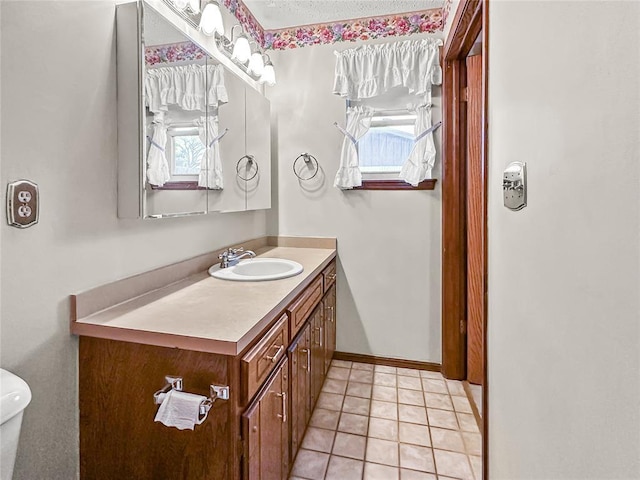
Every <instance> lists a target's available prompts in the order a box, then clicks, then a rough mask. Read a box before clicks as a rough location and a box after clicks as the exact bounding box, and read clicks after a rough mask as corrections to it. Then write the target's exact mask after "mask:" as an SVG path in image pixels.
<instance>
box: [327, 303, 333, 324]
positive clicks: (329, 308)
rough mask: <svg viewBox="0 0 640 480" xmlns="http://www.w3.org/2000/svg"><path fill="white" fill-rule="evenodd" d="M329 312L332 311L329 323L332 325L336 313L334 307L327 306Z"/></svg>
mask: <svg viewBox="0 0 640 480" xmlns="http://www.w3.org/2000/svg"><path fill="white" fill-rule="evenodd" d="M327 310H331V315H330V316H329V321H330V322H331V323H333V312H334V309H333V307H332V306H330V305H329V306H327Z"/></svg>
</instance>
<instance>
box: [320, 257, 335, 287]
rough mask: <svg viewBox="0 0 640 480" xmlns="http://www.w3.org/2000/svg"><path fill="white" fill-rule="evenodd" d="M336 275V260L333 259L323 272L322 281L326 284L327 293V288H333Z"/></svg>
mask: <svg viewBox="0 0 640 480" xmlns="http://www.w3.org/2000/svg"><path fill="white" fill-rule="evenodd" d="M336 277H337V273H336V262H335V261H333V262H331V263H330V264H329V266H328V267H327V268H325V269H324V271H323V272H322V283H323V285H324V291H325V293H326V292H327V290H329V288H331V286H332V285H334V284H335V283H336Z"/></svg>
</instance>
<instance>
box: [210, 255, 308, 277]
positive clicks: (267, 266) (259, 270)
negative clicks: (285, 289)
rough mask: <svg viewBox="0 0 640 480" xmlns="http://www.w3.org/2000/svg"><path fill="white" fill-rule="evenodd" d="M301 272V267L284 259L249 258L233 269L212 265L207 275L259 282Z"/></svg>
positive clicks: (291, 275)
mask: <svg viewBox="0 0 640 480" xmlns="http://www.w3.org/2000/svg"><path fill="white" fill-rule="evenodd" d="M302 270H303V267H302V265H300V264H299V263H298V262H294V261H293V260H285V259H284V258H249V259H246V260H240V263H238V264H237V265H234V266H233V267H228V268H220V266H219V265H214V266H213V267H211V268H210V269H209V275H211V276H212V277H215V278H221V279H223V280H234V281H236V282H261V281H265V280H279V279H281V278H288V277H293V276H295V275H298V274H300V273H302Z"/></svg>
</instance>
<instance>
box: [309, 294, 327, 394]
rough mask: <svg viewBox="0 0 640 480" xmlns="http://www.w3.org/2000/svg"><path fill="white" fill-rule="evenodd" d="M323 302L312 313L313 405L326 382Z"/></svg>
mask: <svg viewBox="0 0 640 480" xmlns="http://www.w3.org/2000/svg"><path fill="white" fill-rule="evenodd" d="M322 316H323V315H322V304H320V305H318V306H317V307H316V309H315V310H314V311H313V314H312V315H311V320H310V324H311V405H315V404H316V400H317V399H318V395H320V390H321V389H322V383H323V382H324V357H325V353H324V345H325V342H324V325H323V320H322Z"/></svg>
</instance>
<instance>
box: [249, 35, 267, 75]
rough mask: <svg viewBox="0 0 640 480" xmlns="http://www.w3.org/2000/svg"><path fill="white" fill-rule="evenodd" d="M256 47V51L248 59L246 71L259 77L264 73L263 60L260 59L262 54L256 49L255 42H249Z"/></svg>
mask: <svg viewBox="0 0 640 480" xmlns="http://www.w3.org/2000/svg"><path fill="white" fill-rule="evenodd" d="M251 43H253V44H254V45H255V46H256V51H255V52H253V53H252V54H251V57H249V65H248V66H247V71H248V72H249V73H250V74H251V75H257V76H258V77H260V76H261V75H262V72H264V58H262V52H261V51H260V49H259V48H258V44H257V43H256V42H251Z"/></svg>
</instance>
